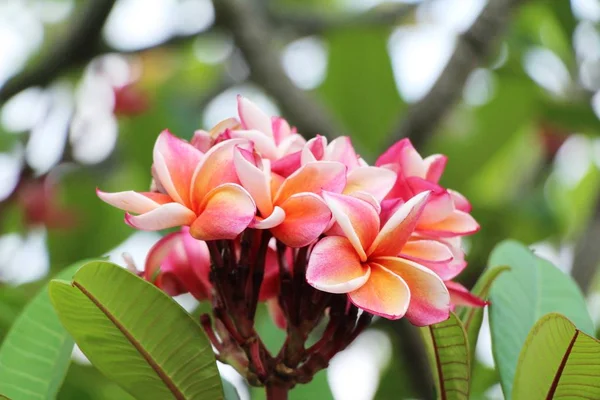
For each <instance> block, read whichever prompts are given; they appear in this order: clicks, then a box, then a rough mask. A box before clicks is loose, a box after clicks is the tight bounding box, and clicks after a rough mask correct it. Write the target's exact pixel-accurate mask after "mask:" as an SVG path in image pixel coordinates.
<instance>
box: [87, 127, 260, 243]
mask: <svg viewBox="0 0 600 400" xmlns="http://www.w3.org/2000/svg"><path fill="white" fill-rule="evenodd" d="M240 146H248V147H249V146H250V144H249V143H248V142H247V141H246V140H243V139H232V140H226V141H223V142H221V143H219V144H217V145H215V146H214V147H212V148H211V149H210V150H208V151H207V152H206V153H203V152H201V151H200V150H198V149H197V148H195V147H194V146H192V145H191V144H189V143H188V142H186V141H184V140H182V139H179V138H177V137H175V136H173V135H172V134H171V133H169V132H168V131H163V132H162V133H161V134H160V135H159V137H158V139H157V141H156V144H155V146H154V154H153V155H154V164H153V172H154V177H155V180H156V184H155V186H156V188H157V190H158V192H134V191H131V190H130V191H125V192H118V193H105V192H101V191H98V196H99V197H100V198H101V199H102V200H104V201H105V202H106V203H108V204H111V205H113V206H115V207H117V208H120V209H122V210H125V211H126V212H127V214H126V215H125V221H126V222H127V223H128V224H129V225H131V226H132V227H134V228H138V229H142V230H161V229H166V228H172V227H176V226H190V233H191V235H192V236H193V237H195V238H196V239H201V240H216V239H233V238H235V237H236V236H237V235H239V234H240V233H241V232H242V231H243V230H244V229H246V228H247V227H248V224H249V223H250V222H251V221H252V220H253V219H254V215H255V212H256V206H255V204H254V201H253V200H252V198H251V197H250V195H249V194H248V192H247V191H246V190H245V189H244V188H243V187H242V186H240V185H239V180H238V177H237V173H236V171H235V167H234V165H233V151H234V148H235V147H240ZM129 213H136V214H139V215H135V216H134V215H131V214H129ZM215 221H218V223H215Z"/></svg>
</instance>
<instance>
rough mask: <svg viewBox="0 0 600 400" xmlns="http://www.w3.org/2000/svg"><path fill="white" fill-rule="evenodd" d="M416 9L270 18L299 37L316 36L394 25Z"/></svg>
mask: <svg viewBox="0 0 600 400" xmlns="http://www.w3.org/2000/svg"><path fill="white" fill-rule="evenodd" d="M416 7H417V4H383V5H381V6H379V7H376V8H373V9H371V10H369V11H366V12H363V13H360V14H356V13H351V14H350V13H344V14H342V15H322V14H316V13H297V12H294V13H291V12H285V13H284V12H276V11H273V12H271V13H270V14H271V15H270V17H271V19H272V20H273V23H274V24H275V25H276V26H277V27H278V28H282V29H285V28H287V27H292V28H293V29H294V30H295V31H296V32H297V33H298V34H299V35H316V34H321V33H323V32H325V31H328V30H334V29H340V28H347V27H352V28H355V27H361V28H365V27H377V26H382V25H394V24H395V23H397V22H399V21H400V20H401V19H402V18H404V17H406V16H407V15H409V14H410V13H411V12H413V11H414V10H415V9H416Z"/></svg>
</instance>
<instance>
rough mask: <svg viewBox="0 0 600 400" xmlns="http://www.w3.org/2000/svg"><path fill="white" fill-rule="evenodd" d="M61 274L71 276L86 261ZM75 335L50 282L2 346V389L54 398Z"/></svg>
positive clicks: (24, 395) (22, 399)
mask: <svg viewBox="0 0 600 400" xmlns="http://www.w3.org/2000/svg"><path fill="white" fill-rule="evenodd" d="M86 262H89V260H86V261H82V262H79V263H76V264H74V265H72V266H70V267H68V268H66V269H65V270H63V271H62V272H61V273H60V274H58V276H57V277H58V278H63V279H70V278H71V277H72V276H73V274H74V273H75V271H77V270H78V269H79V268H80V267H81V266H82V265H83V264H84V263H86ZM73 344H74V343H73V339H71V336H70V335H69V333H68V332H67V331H66V330H65V329H64V328H63V326H62V325H61V323H60V321H59V320H58V316H57V315H56V313H55V312H54V309H53V308H52V305H51V303H50V298H49V296H48V286H44V287H43V288H42V290H40V292H39V293H38V294H37V295H36V296H35V297H34V298H33V299H32V300H31V302H30V303H29V304H28V305H27V306H26V307H25V308H24V309H23V311H22V313H21V314H20V315H19V317H18V318H17V319H16V321H15V322H14V324H13V325H12V327H11V329H10V331H9V333H8V335H7V336H6V339H5V340H4V342H3V343H2V347H0V393H2V394H4V395H6V396H11V397H13V398H15V399H19V400H27V399H54V398H56V394H57V393H58V390H59V389H60V386H61V384H62V382H63V380H64V378H65V375H66V373H67V370H68V368H69V363H70V361H71V353H72V352H73Z"/></svg>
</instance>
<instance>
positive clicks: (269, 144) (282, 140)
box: [230, 96, 306, 161]
mask: <svg viewBox="0 0 600 400" xmlns="http://www.w3.org/2000/svg"><path fill="white" fill-rule="evenodd" d="M238 114H239V120H240V127H239V128H238V129H230V135H231V137H232V138H243V139H248V140H250V141H252V142H253V143H254V148H255V149H256V151H257V152H258V153H260V155H261V156H262V157H263V158H266V159H268V160H271V161H275V160H278V159H280V158H282V157H284V156H286V155H287V154H290V153H294V152H296V151H299V150H301V149H302V146H304V144H305V143H306V140H305V139H304V138H303V137H302V136H301V135H299V134H298V133H296V132H295V130H293V129H292V128H291V127H290V125H289V124H288V123H287V121H286V120H284V119H283V118H280V117H269V116H268V115H267V114H265V113H264V112H263V111H262V110H261V109H260V108H258V106H257V105H256V104H254V103H253V102H251V101H250V100H248V99H246V98H245V97H242V96H238Z"/></svg>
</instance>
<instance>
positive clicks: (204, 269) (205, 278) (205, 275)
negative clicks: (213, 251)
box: [181, 226, 211, 294]
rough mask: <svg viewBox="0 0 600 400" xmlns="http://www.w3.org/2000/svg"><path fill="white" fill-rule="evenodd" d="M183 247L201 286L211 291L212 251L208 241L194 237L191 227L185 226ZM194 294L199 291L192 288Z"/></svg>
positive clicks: (182, 229) (183, 229) (183, 228)
mask: <svg viewBox="0 0 600 400" xmlns="http://www.w3.org/2000/svg"><path fill="white" fill-rule="evenodd" d="M181 231H182V234H183V236H182V239H183V247H184V248H185V252H186V254H187V257H188V260H189V264H190V267H191V269H192V270H193V272H194V275H195V277H196V278H197V280H198V281H199V282H200V283H201V286H202V287H203V288H205V291H208V292H209V289H210V287H211V283H210V277H209V275H210V252H209V251H208V246H207V245H206V242H204V241H202V240H198V239H194V237H192V235H190V228H189V227H187V226H184V227H182V228H181ZM190 292H192V294H194V293H195V292H197V291H194V290H190Z"/></svg>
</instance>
